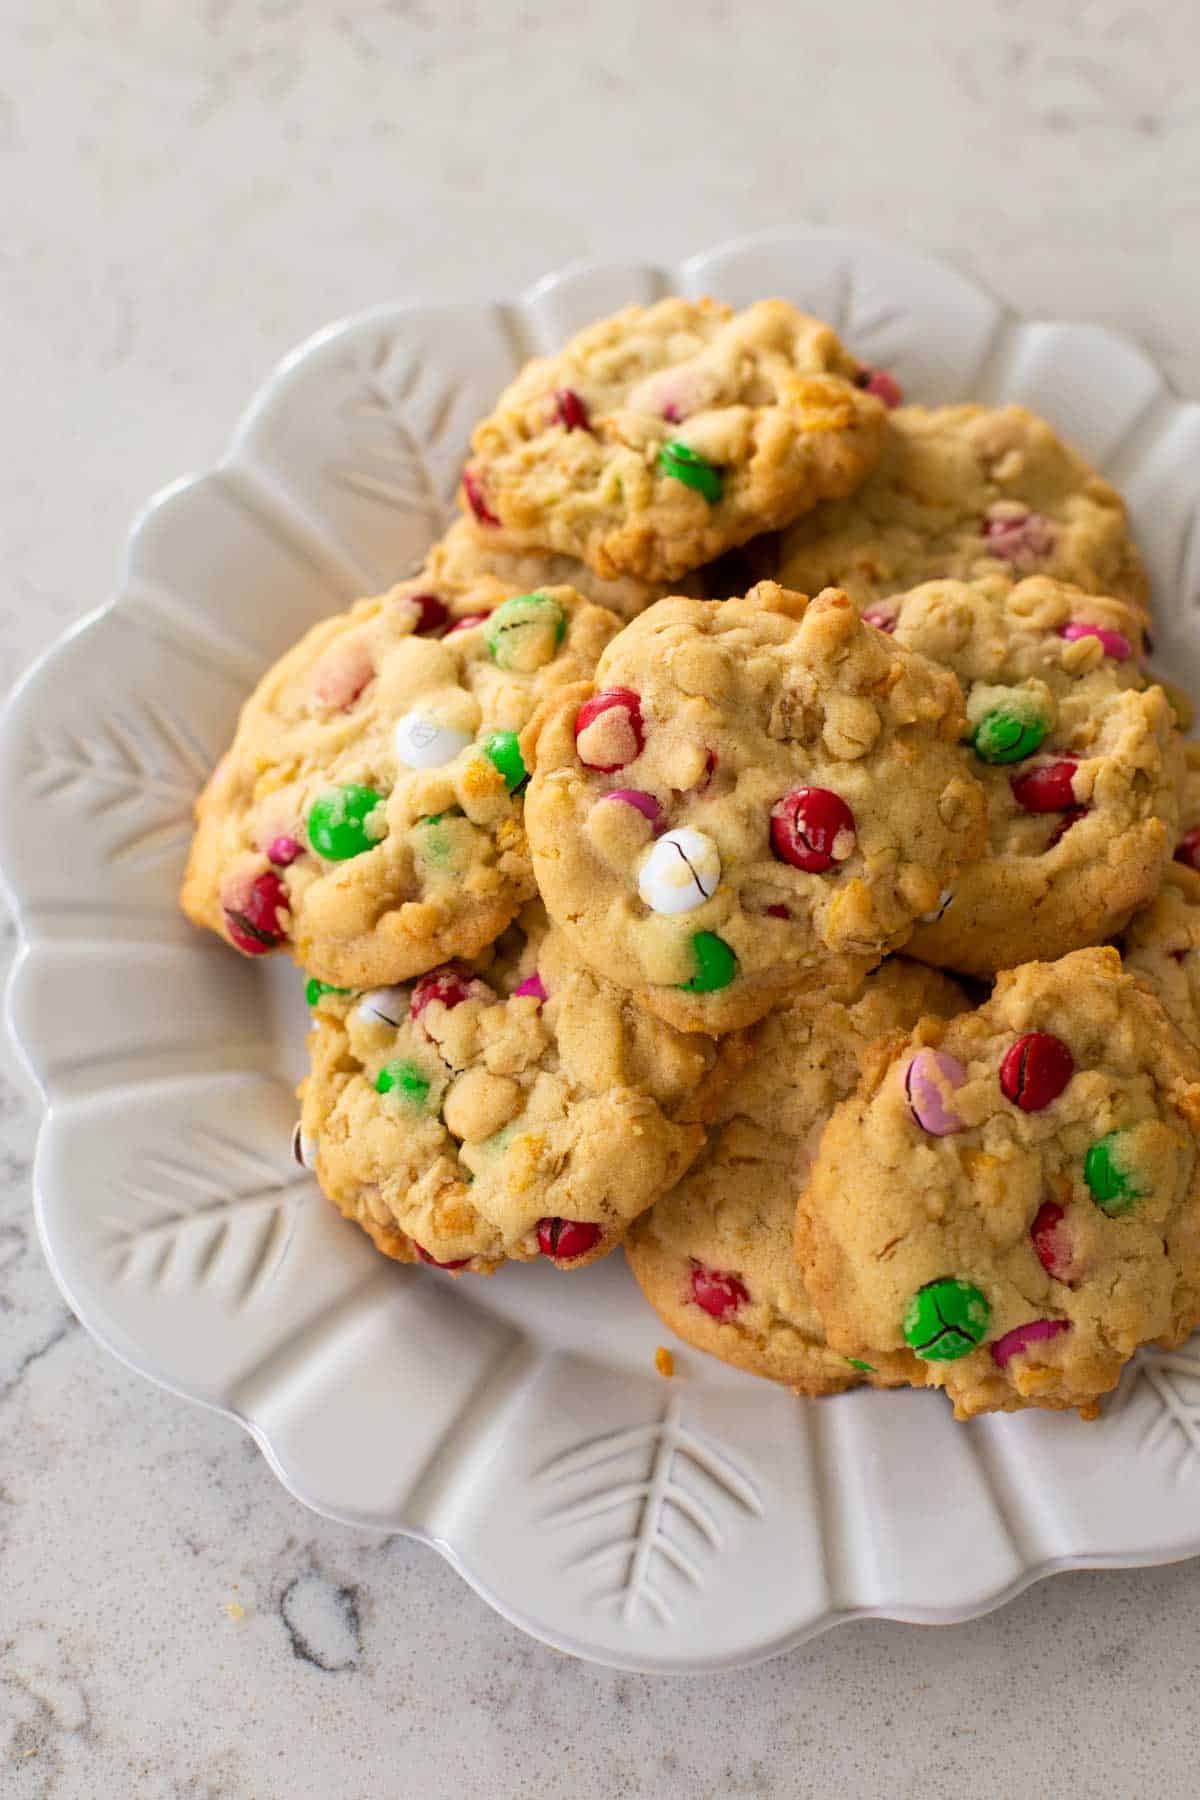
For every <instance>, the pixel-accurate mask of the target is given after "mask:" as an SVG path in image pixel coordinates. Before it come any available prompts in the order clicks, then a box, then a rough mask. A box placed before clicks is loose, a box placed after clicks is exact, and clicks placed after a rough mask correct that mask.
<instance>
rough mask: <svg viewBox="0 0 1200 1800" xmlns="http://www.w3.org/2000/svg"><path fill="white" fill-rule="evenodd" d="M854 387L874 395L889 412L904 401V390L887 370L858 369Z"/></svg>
mask: <svg viewBox="0 0 1200 1800" xmlns="http://www.w3.org/2000/svg"><path fill="white" fill-rule="evenodd" d="M854 385H855V387H860V388H862V389H863V391H864V392H865V393H868V394H874V396H875V398H876V399H877V400H882V401H883V404H884V405H885V406H886V407H887V409H888V411H889V412H891V411H893V410H894V409H895V408H896V407H897V406H899V405H900V404H901V403H902V401H903V399H904V389H903V388H902V387H901V386H900V383H899V382H898V381H897V380H896V377H895V376H894V375H892V374H890V373H889V372H888V370H887V369H865V368H864V369H860V370H859V371H858V374H857V375H856V376H855V377H854Z"/></svg>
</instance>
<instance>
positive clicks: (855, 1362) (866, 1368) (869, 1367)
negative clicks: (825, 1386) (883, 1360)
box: [846, 1356, 875, 1375]
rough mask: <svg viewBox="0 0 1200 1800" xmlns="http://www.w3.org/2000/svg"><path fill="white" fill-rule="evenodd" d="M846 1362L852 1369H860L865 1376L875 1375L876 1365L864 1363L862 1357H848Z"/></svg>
mask: <svg viewBox="0 0 1200 1800" xmlns="http://www.w3.org/2000/svg"><path fill="white" fill-rule="evenodd" d="M846 1361H847V1362H848V1363H849V1364H850V1367H851V1368H852V1369H858V1370H860V1371H861V1373H862V1374H864V1375H873V1374H874V1373H875V1366H874V1364H873V1363H869V1362H864V1361H863V1360H862V1357H861V1356H848V1357H847V1358H846Z"/></svg>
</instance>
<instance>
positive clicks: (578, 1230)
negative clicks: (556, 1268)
mask: <svg viewBox="0 0 1200 1800" xmlns="http://www.w3.org/2000/svg"><path fill="white" fill-rule="evenodd" d="M537 1237H538V1249H539V1250H540V1251H541V1253H542V1255H543V1256H549V1257H552V1258H553V1260H554V1261H555V1262H572V1261H573V1260H574V1259H575V1258H576V1257H577V1256H586V1255H587V1253H588V1251H589V1250H594V1249H595V1247H596V1245H597V1244H598V1243H599V1242H600V1227H599V1226H598V1225H589V1224H587V1223H586V1222H585V1221H583V1220H580V1219H539V1221H538V1228H537Z"/></svg>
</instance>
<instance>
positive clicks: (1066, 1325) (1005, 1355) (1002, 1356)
mask: <svg viewBox="0 0 1200 1800" xmlns="http://www.w3.org/2000/svg"><path fill="white" fill-rule="evenodd" d="M1070 1329H1071V1322H1070V1320H1069V1319H1031V1320H1030V1321H1029V1323H1028V1325H1017V1326H1014V1328H1013V1330H1012V1331H1006V1332H1005V1334H1004V1336H1003V1337H1001V1338H997V1339H996V1341H995V1343H994V1344H993V1345H992V1361H993V1362H994V1363H995V1365H996V1367H997V1368H998V1369H1002V1368H1003V1367H1004V1366H1005V1364H1006V1363H1008V1362H1011V1361H1012V1359H1013V1357H1014V1356H1020V1354H1021V1352H1022V1351H1023V1350H1028V1348H1029V1346H1030V1345H1031V1344H1044V1343H1046V1342H1047V1341H1048V1340H1049V1339H1050V1338H1056V1337H1060V1336H1061V1335H1062V1333H1063V1332H1064V1331H1070Z"/></svg>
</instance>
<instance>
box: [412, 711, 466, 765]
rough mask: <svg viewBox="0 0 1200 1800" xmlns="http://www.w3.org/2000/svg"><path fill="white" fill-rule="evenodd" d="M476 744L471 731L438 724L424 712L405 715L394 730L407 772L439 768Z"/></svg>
mask: <svg viewBox="0 0 1200 1800" xmlns="http://www.w3.org/2000/svg"><path fill="white" fill-rule="evenodd" d="M473 741H474V740H473V739H472V737H471V736H470V734H469V733H468V732H466V731H456V730H455V729H454V727H453V726H452V725H439V723H438V721H437V720H436V719H431V718H430V716H429V714H428V713H423V712H406V713H405V714H404V716H403V718H400V719H397V720H396V724H395V726H394V728H393V731H392V742H393V744H394V746H395V750H396V757H397V760H398V761H400V762H402V763H403V764H404V766H405V768H406V769H440V768H441V766H442V764H443V763H448V762H453V761H454V758H455V757H456V756H457V755H458V754H459V752H460V751H461V750H465V749H466V748H467V745H468V744H470V743H472V742H473Z"/></svg>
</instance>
